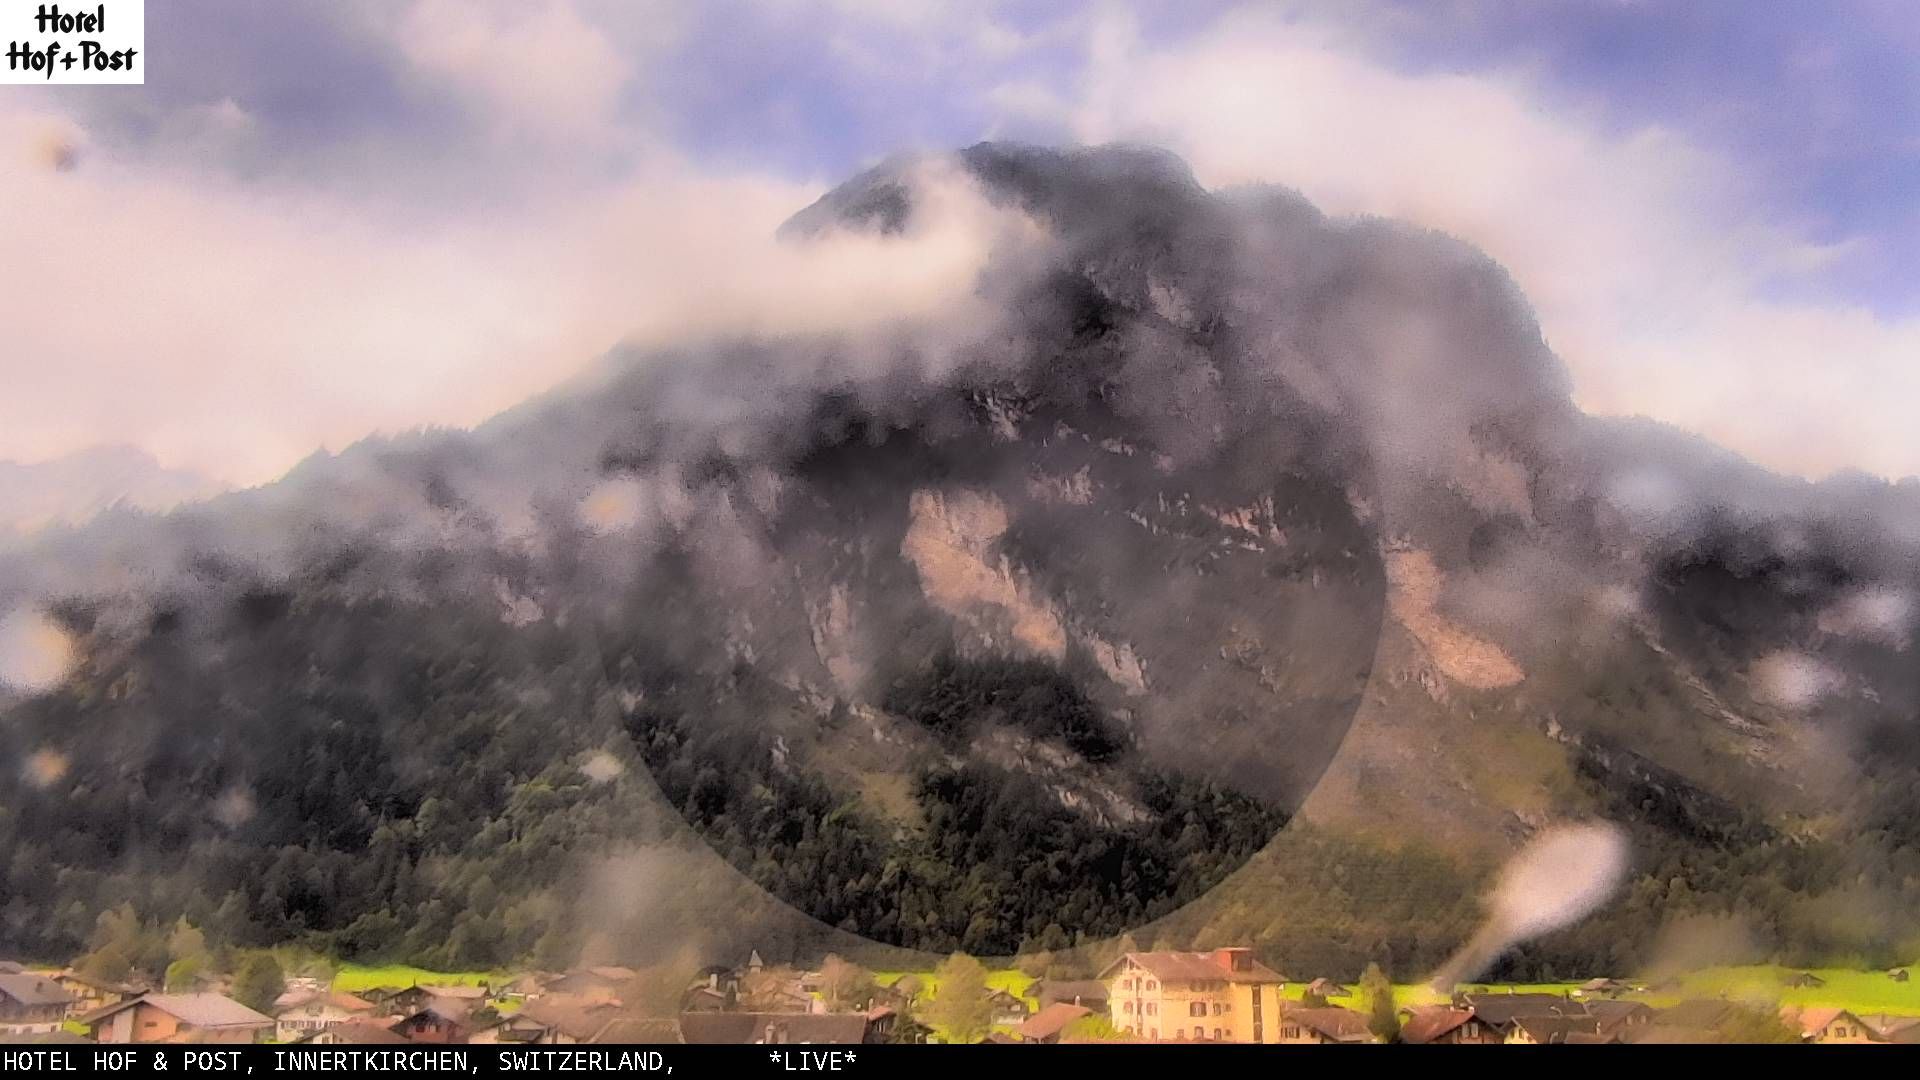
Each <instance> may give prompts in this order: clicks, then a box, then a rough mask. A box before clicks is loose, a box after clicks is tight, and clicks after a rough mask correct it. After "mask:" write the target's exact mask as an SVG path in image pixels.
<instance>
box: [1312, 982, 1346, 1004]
mask: <svg viewBox="0 0 1920 1080" xmlns="http://www.w3.org/2000/svg"><path fill="white" fill-rule="evenodd" d="M1352 993H1353V991H1351V990H1349V989H1347V988H1346V987H1344V986H1341V985H1340V984H1339V983H1337V982H1334V981H1333V980H1332V979H1315V980H1313V981H1312V982H1310V983H1308V984H1307V996H1308V997H1317V998H1319V999H1320V1000H1322V1001H1325V1000H1326V999H1328V998H1337V997H1347V996H1349V995H1351V994H1352Z"/></svg>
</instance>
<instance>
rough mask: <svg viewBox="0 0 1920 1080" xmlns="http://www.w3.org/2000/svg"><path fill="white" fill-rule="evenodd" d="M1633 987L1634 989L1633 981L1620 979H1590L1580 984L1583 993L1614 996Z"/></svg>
mask: <svg viewBox="0 0 1920 1080" xmlns="http://www.w3.org/2000/svg"><path fill="white" fill-rule="evenodd" d="M1631 989H1633V985H1632V984H1631V983H1624V982H1621V981H1620V980H1619V979H1588V980H1587V981H1586V982H1583V983H1581V984H1580V993H1582V994H1603V995H1607V996H1612V995H1615V994H1624V993H1626V992H1627V991H1629V990H1631Z"/></svg>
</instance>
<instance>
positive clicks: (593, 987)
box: [547, 964, 638, 1001]
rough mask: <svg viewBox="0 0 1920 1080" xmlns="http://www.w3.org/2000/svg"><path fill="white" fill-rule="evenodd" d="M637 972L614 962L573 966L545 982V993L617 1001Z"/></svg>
mask: <svg viewBox="0 0 1920 1080" xmlns="http://www.w3.org/2000/svg"><path fill="white" fill-rule="evenodd" d="M637 977H638V973H637V972H635V971H634V970H633V969H632V968H630V967H620V966H618V965H616V964H601V965H596V966H594V967H582V968H574V969H573V970H571V971H569V972H567V973H566V974H564V975H562V976H560V977H559V978H557V979H554V980H552V981H550V982H549V983H547V993H549V994H559V995H563V996H566V997H574V998H586V997H594V998H599V999H601V1000H603V1001H618V1000H620V995H621V994H622V993H624V992H626V990H627V986H628V984H630V983H632V982H633V980H634V979H635V978H637Z"/></svg>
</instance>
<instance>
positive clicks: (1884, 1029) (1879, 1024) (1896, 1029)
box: [1854, 1013, 1920, 1043]
mask: <svg viewBox="0 0 1920 1080" xmlns="http://www.w3.org/2000/svg"><path fill="white" fill-rule="evenodd" d="M1854 1015H1856V1016H1858V1017H1859V1018H1860V1019H1861V1020H1863V1021H1865V1022H1866V1025H1867V1026H1868V1027H1870V1028H1872V1029H1873V1030H1875V1031H1877V1032H1879V1033H1880V1035H1881V1037H1882V1038H1884V1039H1886V1040H1887V1041H1888V1042H1895V1043H1897V1042H1920V1016H1894V1015H1892V1014H1890V1013H1855V1014H1854ZM1902 1036H1905V1038H1903V1037H1902Z"/></svg>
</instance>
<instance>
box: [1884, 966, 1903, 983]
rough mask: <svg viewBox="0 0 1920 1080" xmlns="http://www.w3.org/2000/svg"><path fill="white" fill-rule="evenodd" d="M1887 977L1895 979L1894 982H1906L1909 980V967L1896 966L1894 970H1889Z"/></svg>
mask: <svg viewBox="0 0 1920 1080" xmlns="http://www.w3.org/2000/svg"><path fill="white" fill-rule="evenodd" d="M1887 978H1889V979H1892V980H1893V981H1894V982H1906V981H1907V969H1906V968H1894V969H1893V970H1892V971H1889V972H1887Z"/></svg>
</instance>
